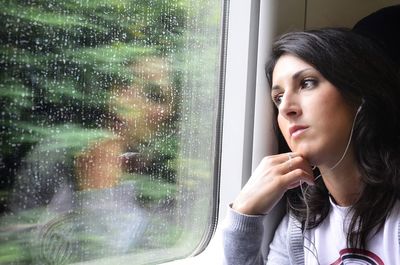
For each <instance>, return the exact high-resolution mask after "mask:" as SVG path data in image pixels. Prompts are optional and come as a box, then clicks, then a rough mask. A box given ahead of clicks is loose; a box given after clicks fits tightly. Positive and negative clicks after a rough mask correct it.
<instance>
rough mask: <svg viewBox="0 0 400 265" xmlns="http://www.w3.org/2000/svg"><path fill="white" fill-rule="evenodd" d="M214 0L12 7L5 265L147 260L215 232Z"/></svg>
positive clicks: (183, 249) (1, 190) (5, 13)
mask: <svg viewBox="0 0 400 265" xmlns="http://www.w3.org/2000/svg"><path fill="white" fill-rule="evenodd" d="M221 14H222V5H221V4H220V1H217V0H201V1H198V0H150V1H149V0H148V1H143V0H135V1H129V0H115V1H105V0H96V1H80V0H72V1H69V0H68V1H67V0H57V1H55V0H29V1H21V0H8V1H5V2H4V3H3V4H2V8H1V11H0V21H1V24H2V27H1V29H0V34H1V41H0V66H1V73H0V75H1V78H0V101H1V106H2V107H1V115H0V126H1V144H0V151H1V153H0V176H1V177H0V263H2V264H70V263H78V262H83V263H85V264H86V263H87V264H91V263H95V264H125V263H127V264H149V263H152V264H154V263H160V262H165V261H168V260H172V259H176V258H181V257H185V256H188V255H190V254H192V253H195V252H196V251H198V250H199V249H202V248H204V246H205V244H206V243H207V240H208V239H209V237H210V235H211V234H212V231H213V229H214V226H215V224H214V222H215V219H216V218H215V216H216V206H215V205H216V201H215V200H216V198H217V194H216V191H217V184H218V180H216V179H215V178H214V175H215V174H214V170H215V166H216V165H215V164H216V163H215V162H214V160H216V161H217V159H214V157H217V156H218V153H217V152H216V150H215V146H218V141H219V140H218V137H217V136H216V135H217V131H218V130H217V128H218V126H217V125H218V123H219V122H218V119H217V117H218V114H219V113H218V111H219V107H218V106H219V96H220V91H219V84H220V79H219V78H220V54H219V53H220V39H221V38H220V36H221V32H220V31H221V30H220V20H221V16H222V15H221Z"/></svg>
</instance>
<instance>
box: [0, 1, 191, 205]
mask: <svg viewBox="0 0 400 265" xmlns="http://www.w3.org/2000/svg"><path fill="white" fill-rule="evenodd" d="M185 16H186V15H185V7H184V1H182V0H92V1H83V0H68V1H58V0H6V1H3V3H2V7H1V11H0V23H1V25H2V26H1V27H0V68H1V71H0V104H1V113H0V126H1V143H0V186H1V188H0V189H1V191H0V200H2V201H0V202H1V203H0V205H1V206H2V207H3V209H0V212H1V211H5V210H6V207H7V206H6V203H4V201H5V197H7V191H8V190H9V189H10V187H11V186H12V185H13V183H14V178H15V176H16V172H17V170H18V168H19V167H20V164H21V161H23V159H22V158H23V157H24V156H25V155H26V154H27V153H28V152H29V151H30V150H32V149H33V148H34V147H35V145H37V144H38V143H39V142H40V141H41V140H42V139H46V138H52V139H55V142H56V143H59V145H61V147H62V148H64V150H67V154H66V156H67V157H70V158H71V157H73V156H74V155H75V154H76V152H78V151H79V150H80V149H81V148H82V147H83V146H85V145H87V143H88V142H90V141H92V140H94V139H98V138H101V137H112V136H111V135H110V128H109V126H110V125H109V124H110V123H115V122H116V121H117V122H118V113H117V111H116V110H115V108H113V106H112V105H111V103H110V102H111V101H110V98H112V97H113V93H114V92H113V91H114V90H115V87H124V86H125V87H126V86H130V85H132V84H133V82H135V81H137V80H138V79H140V78H144V77H140V76H138V75H137V74H136V75H135V71H132V67H133V65H134V64H135V62H136V61H139V60H140V58H146V57H148V56H160V57H166V56H169V54H171V53H175V52H177V51H178V50H179V47H180V45H181V41H182V40H181V34H182V32H183V27H184V23H185ZM175 79H176V78H175ZM175 83H176V84H178V85H179V82H178V81H177V82H175ZM175 89H178V90H179V87H176V88H175ZM149 95H150V96H149V97H150V98H154V97H156V100H160V99H159V98H157V94H156V93H154V92H151V93H149ZM174 108H175V107H174ZM175 115H176V112H175ZM174 119H176V117H173V118H171V119H170V122H169V124H165V123H163V124H162V125H161V129H160V130H165V131H166V133H165V135H169V137H167V138H168V139H169V140H168V141H169V142H167V143H166V142H165V141H164V140H162V139H161V140H160V137H159V136H158V134H154V135H150V138H149V139H147V140H146V141H147V143H146V144H144V145H147V146H150V147H151V146H153V147H154V148H153V149H154V152H153V153H152V154H146V155H147V160H149V161H150V160H151V161H155V162H156V164H160V163H161V164H164V165H165V167H158V172H155V174H161V175H162V176H163V177H164V178H166V179H168V180H172V181H173V179H174V169H173V168H171V166H170V165H171V164H173V163H171V162H170V161H172V160H173V159H174V156H175V155H176V149H177V145H176V138H175V137H174V136H173V131H174V129H173V127H174V125H173V124H172V123H173V121H174ZM57 139H62V140H59V141H57ZM160 144H161V145H162V148H157V146H158V145H160ZM164 147H165V148H164ZM49 148H52V147H50V146H49ZM149 150H151V148H150V149H149ZM164 151H165V152H164ZM66 161H70V163H72V159H70V160H68V159H67V160H66ZM152 164H154V163H152ZM160 168H161V169H162V168H165V170H161V172H160ZM152 170H153V171H154V170H156V169H152V168H148V171H152ZM147 173H149V172H147ZM149 174H151V172H150V173H149Z"/></svg>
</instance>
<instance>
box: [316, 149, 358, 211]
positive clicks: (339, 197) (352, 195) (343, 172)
mask: <svg viewBox="0 0 400 265" xmlns="http://www.w3.org/2000/svg"><path fill="white" fill-rule="evenodd" d="M319 169H320V171H321V175H322V178H323V179H324V182H325V186H326V188H327V189H328V191H329V193H330V194H331V196H332V197H333V199H334V200H335V202H336V203H337V204H338V205H340V206H351V205H353V204H354V203H355V202H356V201H357V200H358V198H359V196H360V194H361V191H362V189H363V184H362V181H361V174H360V171H359V169H358V167H357V165H356V163H355V160H354V159H353V158H352V157H350V156H347V157H346V158H345V159H343V161H342V162H341V163H340V165H338V166H337V167H335V168H334V169H333V170H332V169H330V168H329V167H323V166H322V167H320V168H319Z"/></svg>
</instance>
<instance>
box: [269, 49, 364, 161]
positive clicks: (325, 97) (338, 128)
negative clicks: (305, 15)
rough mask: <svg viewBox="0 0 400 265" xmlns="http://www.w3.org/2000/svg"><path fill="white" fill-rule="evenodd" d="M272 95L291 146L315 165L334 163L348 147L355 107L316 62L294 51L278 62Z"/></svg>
mask: <svg viewBox="0 0 400 265" xmlns="http://www.w3.org/2000/svg"><path fill="white" fill-rule="evenodd" d="M271 97H272V100H273V101H274V103H275V105H276V106H277V108H278V125H279V128H280V130H281V132H282V134H283V136H284V137H285V139H286V142H287V143H288V145H289V147H290V149H291V150H292V151H293V152H296V153H299V154H301V155H303V157H305V158H306V159H307V160H308V161H309V162H310V163H311V164H312V165H317V166H327V167H332V166H333V165H334V164H335V163H336V162H337V161H338V160H339V159H340V158H341V156H342V155H343V152H344V150H345V148H346V145H347V142H348V140H349V137H350V131H351V127H352V123H353V119H354V116H355V113H356V110H355V107H352V106H349V104H348V103H346V102H345V100H344V98H343V97H342V95H341V94H340V93H339V91H338V90H337V88H336V87H335V86H333V85H332V84H331V83H330V82H329V81H328V80H326V79H325V78H324V77H323V76H322V75H321V74H320V73H319V71H317V70H316V69H315V68H314V67H313V66H312V65H310V64H308V63H307V62H305V61H303V60H301V59H300V58H298V57H296V56H293V55H290V54H284V55H282V56H281V57H280V58H279V59H278V61H277V63H276V65H275V68H274V71H273V78H272V89H271Z"/></svg>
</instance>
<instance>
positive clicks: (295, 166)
mask: <svg viewBox="0 0 400 265" xmlns="http://www.w3.org/2000/svg"><path fill="white" fill-rule="evenodd" d="M301 181H304V182H307V183H308V184H310V185H313V184H314V176H313V172H312V169H311V166H310V164H309V163H308V162H307V160H305V159H304V158H303V157H302V156H300V155H299V154H296V153H284V154H278V155H273V156H268V157H265V158H263V160H262V161H261V162H260V164H259V165H258V167H257V168H256V170H255V171H254V172H253V175H252V176H251V177H250V179H249V181H248V182H247V183H246V185H245V186H244V187H243V189H242V190H241V192H240V193H239V195H238V196H237V198H236V199H235V201H234V202H233V204H232V209H233V210H235V211H237V212H240V213H242V214H247V215H259V214H267V213H268V212H269V211H270V210H271V209H272V208H273V207H274V206H275V204H276V203H277V202H278V201H279V200H280V199H281V198H282V196H283V194H284V193H285V192H286V191H287V190H288V189H292V188H295V187H297V186H299V185H300V183H301Z"/></svg>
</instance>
